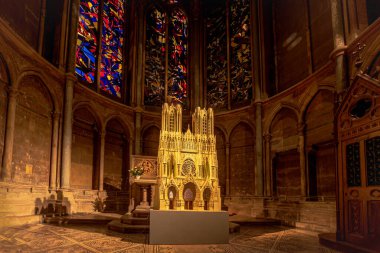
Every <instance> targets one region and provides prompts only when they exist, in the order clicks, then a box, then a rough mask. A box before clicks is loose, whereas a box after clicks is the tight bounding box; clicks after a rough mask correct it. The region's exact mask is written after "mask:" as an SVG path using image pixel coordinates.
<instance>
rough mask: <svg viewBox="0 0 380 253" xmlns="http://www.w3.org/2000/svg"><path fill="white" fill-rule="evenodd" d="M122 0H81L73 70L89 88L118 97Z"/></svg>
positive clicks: (121, 67) (122, 33)
mask: <svg viewBox="0 0 380 253" xmlns="http://www.w3.org/2000/svg"><path fill="white" fill-rule="evenodd" d="M125 6H126V3H125V0H114V1H111V0H81V1H80V8H79V24H78V30H77V31H78V40H77V50H76V65H75V74H76V76H77V77H78V80H79V81H80V82H82V83H84V84H86V85H87V86H89V87H90V88H92V89H95V90H97V91H99V92H102V93H105V94H107V95H109V96H111V97H113V98H118V99H121V98H122V95H123V90H124V87H123V83H124V82H123V48H124V46H125V45H124V44H125V43H124V37H125V20H126V18H125V13H126V12H125Z"/></svg>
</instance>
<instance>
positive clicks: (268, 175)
mask: <svg viewBox="0 0 380 253" xmlns="http://www.w3.org/2000/svg"><path fill="white" fill-rule="evenodd" d="M271 138H272V136H271V135H270V134H269V133H266V134H265V135H264V140H265V193H264V194H265V196H271V195H272V191H271V189H272V187H271V184H272V155H271V145H270V142H271Z"/></svg>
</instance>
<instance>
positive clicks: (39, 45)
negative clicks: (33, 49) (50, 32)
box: [38, 0, 46, 55]
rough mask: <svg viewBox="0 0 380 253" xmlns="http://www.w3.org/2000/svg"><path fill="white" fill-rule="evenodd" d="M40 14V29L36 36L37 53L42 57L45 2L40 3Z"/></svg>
mask: <svg viewBox="0 0 380 253" xmlns="http://www.w3.org/2000/svg"><path fill="white" fill-rule="evenodd" d="M40 6H41V12H40V22H39V23H40V29H39V34H38V53H39V54H40V55H42V50H43V46H44V33H45V19H46V0H42V2H41V5H40Z"/></svg>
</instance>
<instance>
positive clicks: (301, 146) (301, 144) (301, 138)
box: [298, 123, 307, 197]
mask: <svg viewBox="0 0 380 253" xmlns="http://www.w3.org/2000/svg"><path fill="white" fill-rule="evenodd" d="M298 152H299V154H300V171H301V196H302V197H305V196H306V186H307V185H306V182H307V178H306V176H307V173H306V163H305V161H306V159H305V124H304V123H300V124H299V125H298Z"/></svg>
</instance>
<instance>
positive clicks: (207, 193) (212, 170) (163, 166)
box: [156, 103, 221, 211]
mask: <svg viewBox="0 0 380 253" xmlns="http://www.w3.org/2000/svg"><path fill="white" fill-rule="evenodd" d="M157 176H158V178H157V179H158V180H157V181H158V193H159V194H158V196H156V197H158V198H159V201H158V209H160V210H168V209H176V210H213V211H220V209H221V198H220V189H219V182H218V160H217V154H216V142H215V135H214V113H213V110H212V109H211V108H209V109H208V110H206V109H201V108H200V107H197V108H196V109H195V112H194V113H193V115H192V131H190V129H189V126H188V128H187V131H186V132H185V133H183V132H182V107H181V106H180V105H175V106H174V105H170V106H169V105H168V104H167V103H165V104H164V105H163V107H162V127H161V132H160V144H159V149H158V175H157Z"/></svg>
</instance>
